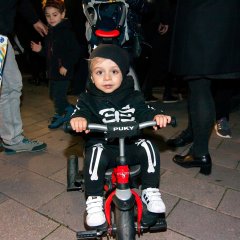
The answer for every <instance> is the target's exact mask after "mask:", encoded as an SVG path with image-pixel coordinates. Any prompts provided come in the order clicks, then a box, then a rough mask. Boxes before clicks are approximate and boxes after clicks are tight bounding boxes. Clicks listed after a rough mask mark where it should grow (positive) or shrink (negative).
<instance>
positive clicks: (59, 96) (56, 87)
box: [52, 81, 69, 116]
mask: <svg viewBox="0 0 240 240" xmlns="http://www.w3.org/2000/svg"><path fill="white" fill-rule="evenodd" d="M68 87H69V81H53V90H52V94H53V96H52V97H53V101H54V107H55V111H56V113H57V114H58V115H60V116H62V115H63V114H65V111H66V108H67V107H68V106H69V103H68V101H67V91H68Z"/></svg>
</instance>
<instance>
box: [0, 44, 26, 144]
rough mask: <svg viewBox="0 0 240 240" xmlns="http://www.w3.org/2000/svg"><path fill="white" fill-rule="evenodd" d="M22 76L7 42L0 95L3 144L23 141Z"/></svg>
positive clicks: (0, 133) (0, 126) (0, 132)
mask: <svg viewBox="0 0 240 240" xmlns="http://www.w3.org/2000/svg"><path fill="white" fill-rule="evenodd" d="M21 90H22V76H21V73H20V71H19V68H18V65H17V62H16V59H15V54H14V51H13V48H12V45H11V43H10V42H9V41H8V49H7V55H6V59H5V65H4V69H3V81H2V89H1V95H0V136H1V138H2V140H3V142H4V143H5V144H8V145H14V144H17V143H19V142H21V141H22V140H23V135H22V133H23V129H22V119H21V114H20V96H21V94H22V92H21Z"/></svg>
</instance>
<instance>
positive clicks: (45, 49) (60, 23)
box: [31, 0, 80, 129]
mask: <svg viewBox="0 0 240 240" xmlns="http://www.w3.org/2000/svg"><path fill="white" fill-rule="evenodd" d="M43 10H44V13H45V16H46V20H47V22H48V27H49V30H48V35H47V36H46V37H45V41H44V46H42V45H41V43H40V42H39V43H35V42H31V48H32V50H33V51H34V52H38V53H40V54H42V55H44V56H46V58H47V59H46V64H47V76H48V78H49V93H50V98H51V99H52V100H53V102H54V107H55V114H54V116H53V118H52V121H51V124H50V125H49V126H48V127H49V128H50V129H53V128H58V127H59V126H61V125H62V124H63V123H64V122H65V121H67V120H69V117H70V116H71V114H72V112H73V107H72V106H71V105H70V104H69V102H68V101H67V90H68V87H69V83H70V79H71V78H72V76H73V71H74V65H75V64H76V63H77V61H78V59H79V56H80V47H79V45H78V42H77V39H76V37H75V34H74V33H73V32H72V29H71V26H70V22H69V21H68V20H67V19H65V18H64V17H65V6H64V1H63V0H47V1H43Z"/></svg>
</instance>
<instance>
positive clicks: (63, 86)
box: [48, 80, 73, 129]
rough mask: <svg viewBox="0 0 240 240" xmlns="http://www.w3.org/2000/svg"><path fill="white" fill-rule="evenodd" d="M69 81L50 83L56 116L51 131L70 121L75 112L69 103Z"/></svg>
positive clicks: (50, 126)
mask: <svg viewBox="0 0 240 240" xmlns="http://www.w3.org/2000/svg"><path fill="white" fill-rule="evenodd" d="M68 87H69V81H53V80H51V81H50V83H49V91H50V98H51V99H52V100H53V103H54V108H55V114H54V116H53V118H52V122H51V124H50V125H49V126H48V127H49V128H50V129H54V128H58V127H60V126H61V125H62V124H63V123H64V122H66V121H68V120H69V118H70V115H71V114H72V112H73V107H72V106H71V105H70V104H69V103H68V101H67V90H68Z"/></svg>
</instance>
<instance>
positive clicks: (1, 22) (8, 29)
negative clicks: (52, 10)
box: [0, 0, 38, 36]
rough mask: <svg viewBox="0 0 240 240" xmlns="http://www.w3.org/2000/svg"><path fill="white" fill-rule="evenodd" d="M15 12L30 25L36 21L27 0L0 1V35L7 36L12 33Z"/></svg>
mask: <svg viewBox="0 0 240 240" xmlns="http://www.w3.org/2000/svg"><path fill="white" fill-rule="evenodd" d="M17 10H18V11H19V12H20V14H21V15H22V16H23V17H24V18H26V19H27V20H28V22H29V23H30V24H34V23H36V22H37V21H38V17H37V15H36V14H35V12H34V9H33V7H32V5H31V3H30V2H29V0H0V34H2V35H6V36H7V35H9V34H11V33H12V32H13V30H14V20H15V15H16V11H17Z"/></svg>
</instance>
